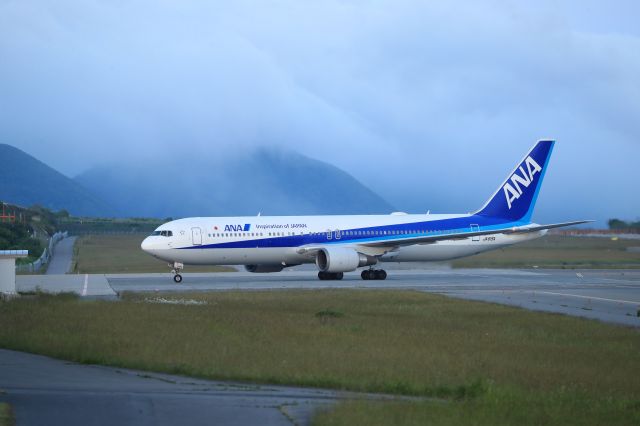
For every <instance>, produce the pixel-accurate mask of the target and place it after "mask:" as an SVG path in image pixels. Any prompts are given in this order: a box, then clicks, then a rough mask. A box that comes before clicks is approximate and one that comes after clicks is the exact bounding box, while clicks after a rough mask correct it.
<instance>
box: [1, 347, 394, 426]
mask: <svg viewBox="0 0 640 426" xmlns="http://www.w3.org/2000/svg"><path fill="white" fill-rule="evenodd" d="M344 398H350V399H353V398H366V399H376V400H381V399H390V398H392V397H389V396H385V395H370V394H356V393H350V392H336V391H329V390H321V389H304V388H295V387H286V386H271V385H254V384H243V383H234V382H219V381H211V380H199V379H194V378H189V377H182V376H175V375H169V374H160V373H151V372H147V371H136V370H129V369H123V368H113V367H104V366H97V365H79V364H75V363H71V362H66V361H60V360H56V359H53V358H48V357H44V356H40V355H33V354H27V353H23V352H15V351H10V350H5V349H0V401H2V402H8V403H10V404H11V405H12V407H13V410H14V414H15V416H16V420H17V424H18V425H20V426H29V425H52V426H55V425H65V426H66V425H83V426H85V425H180V424H182V425H212V424H222V425H274V426H279V425H283V426H284V425H286V426H291V425H305V424H309V423H310V421H311V418H312V416H313V413H314V411H315V410H317V409H320V408H323V407H328V406H329V405H330V404H334V403H335V402H336V401H338V400H340V399H344ZM393 399H398V398H397V397H396V398H393ZM403 399H406V398H403Z"/></svg>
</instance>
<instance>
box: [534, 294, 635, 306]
mask: <svg viewBox="0 0 640 426" xmlns="http://www.w3.org/2000/svg"><path fill="white" fill-rule="evenodd" d="M537 293H544V294H552V295H554V296H569V297H578V298H580V299H593V300H602V301H605V302H615V303H629V304H632V305H640V302H633V301H630V300H617V299H607V298H604V297H594V296H583V295H581V294H568V293H554V292H552V291H538V292H537Z"/></svg>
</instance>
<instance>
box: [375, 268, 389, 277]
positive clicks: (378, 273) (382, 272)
mask: <svg viewBox="0 0 640 426" xmlns="http://www.w3.org/2000/svg"><path fill="white" fill-rule="evenodd" d="M374 276H375V279H376V280H384V279H386V278H387V272H386V271H385V270H384V269H378V270H377V271H375V273H374Z"/></svg>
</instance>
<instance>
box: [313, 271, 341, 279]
mask: <svg viewBox="0 0 640 426" xmlns="http://www.w3.org/2000/svg"><path fill="white" fill-rule="evenodd" d="M318 278H320V279H321V280H322V281H324V280H341V279H342V278H344V273H343V272H322V271H320V272H318Z"/></svg>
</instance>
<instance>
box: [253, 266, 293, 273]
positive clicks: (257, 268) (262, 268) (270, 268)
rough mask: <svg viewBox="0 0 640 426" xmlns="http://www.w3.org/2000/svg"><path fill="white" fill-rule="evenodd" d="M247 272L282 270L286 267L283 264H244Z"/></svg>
mask: <svg viewBox="0 0 640 426" xmlns="http://www.w3.org/2000/svg"><path fill="white" fill-rule="evenodd" d="M244 269H245V270H246V271H247V272H255V273H264V272H280V271H282V270H283V269H284V266H282V265H272V264H267V265H244Z"/></svg>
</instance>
